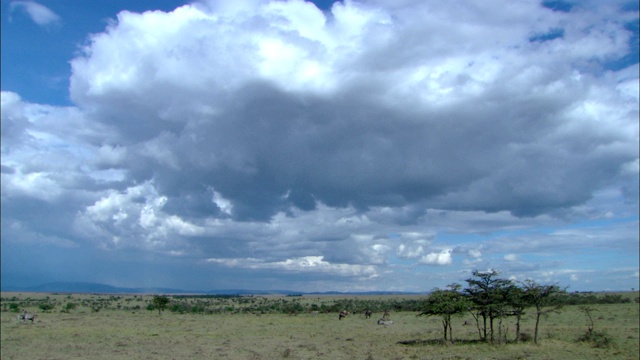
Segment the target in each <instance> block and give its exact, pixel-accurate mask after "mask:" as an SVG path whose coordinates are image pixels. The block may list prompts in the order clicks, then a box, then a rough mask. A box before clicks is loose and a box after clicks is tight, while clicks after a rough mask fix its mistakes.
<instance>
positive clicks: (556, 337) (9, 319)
mask: <svg viewBox="0 0 640 360" xmlns="http://www.w3.org/2000/svg"><path fill="white" fill-rule="evenodd" d="M47 296H48V297H49V298H48V299H47V298H46V297H47ZM636 296H637V295H636ZM27 298H29V299H30V300H29V301H26V299H27ZM351 298H353V297H351ZM391 298H392V297H391V296H390V297H386V298H385V297H376V299H379V300H389V299H391ZM396 298H397V297H396ZM2 299H3V301H2V309H3V311H2V313H1V342H0V344H1V347H0V349H1V352H0V357H1V358H2V359H3V360H6V359H87V358H91V359H185V358H214V359H638V358H639V357H638V353H639V351H640V348H639V330H638V328H639V324H638V322H639V314H638V304H636V303H627V304H613V305H592V306H591V307H592V308H594V309H595V312H593V316H594V330H595V331H602V332H605V333H606V334H608V336H610V337H611V338H612V340H613V346H611V347H605V348H596V347H594V346H592V344H591V343H588V342H579V341H577V339H578V338H580V337H581V336H583V335H584V334H585V332H586V331H587V325H588V321H587V318H586V316H585V315H584V313H583V312H582V311H581V310H580V306H567V307H565V309H564V310H563V311H562V312H561V313H559V314H553V315H550V316H549V317H548V318H545V319H543V320H542V323H541V329H540V335H539V336H540V344H538V345H536V344H533V343H532V342H525V343H519V344H516V343H512V342H508V343H506V344H496V345H491V344H485V343H479V342H478V341H477V339H478V335H477V329H476V328H475V324H473V321H472V320H473V318H472V317H471V316H470V315H468V316H463V317H460V318H456V319H455V320H454V323H453V333H454V338H455V339H457V340H456V342H455V343H454V344H443V343H441V342H440V341H439V339H440V338H441V337H442V330H441V324H440V321H439V320H438V319H437V318H425V317H417V316H416V313H415V312H393V311H392V312H391V319H392V320H393V321H394V324H393V325H390V326H380V325H377V324H376V320H377V319H378V318H380V317H381V316H382V314H381V313H375V314H374V315H373V317H372V318H371V319H364V317H363V316H362V315H351V316H349V317H347V318H345V319H343V320H340V321H339V320H338V314H337V313H319V314H311V313H300V314H298V315H295V316H294V315H285V314H264V315H256V314H250V313H242V312H238V313H216V314H212V315H205V314H178V313H172V312H169V311H165V312H163V313H162V315H161V316H159V315H158V312H157V311H147V310H146V305H147V303H148V301H150V299H151V297H150V296H145V297H142V296H136V297H135V298H134V297H133V296H121V295H117V296H110V295H90V294H86V295H78V294H73V295H67V294H55V295H54V294H26V293H23V294H17V293H12V294H8V293H3V294H2ZM263 299H264V300H263ZM337 299H341V298H339V297H302V298H301V299H300V300H299V301H301V302H305V303H306V304H312V303H315V304H318V305H320V304H321V303H324V304H325V305H330V304H331V303H332V302H333V301H336V300H337ZM342 299H344V298H342ZM359 299H370V298H368V297H361V298H359ZM257 300H259V301H264V302H268V303H270V302H282V300H287V301H290V300H291V299H290V298H283V297H266V298H260V299H257ZM216 301H218V300H216ZM223 301H227V302H229V304H233V305H234V306H235V307H236V310H237V308H238V307H240V305H239V304H238V303H237V302H233V301H232V300H231V299H220V302H221V304H222V302H223ZM45 302H46V303H51V304H55V307H54V309H53V310H51V311H50V312H42V311H41V310H40V308H39V306H38V304H40V303H45ZM83 302H84V304H85V305H82V304H83ZM10 303H20V304H22V305H26V304H29V306H27V307H26V309H27V310H28V311H30V312H36V313H37V314H38V317H37V318H36V321H35V322H34V323H33V324H31V323H27V324H24V323H22V322H19V321H17V319H16V314H17V313H15V312H10V311H8V309H9V304H10ZM67 303H75V304H78V305H77V306H76V307H75V308H73V309H70V310H69V311H68V312H66V311H67V310H66V304H67ZM97 303H101V304H103V307H102V308H101V309H100V310H99V311H97V312H95V311H94V310H92V308H91V306H90V305H92V304H97ZM118 304H119V305H120V309H119V310H118ZM136 305H139V307H140V310H131V309H132V308H134V307H135V306H136ZM125 307H126V308H127V310H125ZM5 310H7V311H5ZM63 310H64V311H65V312H61V311H63ZM465 320H467V321H468V322H470V323H471V324H472V325H463V323H464V321H465ZM505 327H506V328H507V329H508V339H509V340H511V339H512V338H513V337H514V329H515V325H514V324H513V322H512V321H511V319H509V321H506V322H505ZM522 328H523V330H522V331H524V332H527V333H529V334H532V333H533V317H532V315H531V313H529V314H527V315H526V316H525V318H524V319H523V325H522Z"/></svg>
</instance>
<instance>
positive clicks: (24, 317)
mask: <svg viewBox="0 0 640 360" xmlns="http://www.w3.org/2000/svg"><path fill="white" fill-rule="evenodd" d="M348 315H350V313H349V312H348V311H346V310H342V311H340V314H339V315H338V320H342V319H343V318H345V317H347V316H348ZM371 315H373V312H372V311H371V310H366V311H365V312H364V318H365V319H369V318H370V317H371ZM36 316H37V315H36V314H29V313H27V311H26V310H24V309H23V310H22V312H21V313H20V314H18V316H17V318H18V321H23V322H25V323H26V322H27V321H31V323H33V320H35V318H36ZM378 324H379V325H391V324H393V321H391V320H390V319H389V312H388V311H385V312H384V315H383V316H382V318H381V319H379V320H378Z"/></svg>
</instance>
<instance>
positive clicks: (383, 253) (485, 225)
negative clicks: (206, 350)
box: [1, 0, 640, 292]
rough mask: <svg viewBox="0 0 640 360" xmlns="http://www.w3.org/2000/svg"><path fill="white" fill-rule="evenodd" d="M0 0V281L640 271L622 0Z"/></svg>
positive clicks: (415, 279)
mask: <svg viewBox="0 0 640 360" xmlns="http://www.w3.org/2000/svg"><path fill="white" fill-rule="evenodd" d="M1 1H2V2H1V4H2V14H1V16H2V18H1V20H2V23H1V24H2V45H1V46H2V52H1V54H2V62H1V66H2V77H1V81H2V95H1V100H2V104H1V105H2V106H1V123H2V130H1V131H2V133H1V134H2V142H1V147H2V154H1V160H2V172H1V174H2V183H1V185H2V186H1V191H2V193H1V194H2V209H1V210H2V211H1V230H2V231H1V247H2V248H1V250H2V252H1V256H2V258H1V260H2V262H1V270H2V271H1V277H2V279H1V280H2V287H3V288H4V287H14V286H33V285H38V284H43V283H47V282H54V281H70V282H95V283H103V284H108V285H112V286H121V287H169V288H178V289H184V290H192V291H207V290H212V289H240V288H241V289H254V290H275V289H287V290H294V291H353V292H355V291H417V292H424V291H429V290H431V289H433V288H436V287H441V288H442V287H445V286H447V285H448V284H451V283H454V282H457V283H463V284H464V280H465V279H467V278H469V277H471V273H472V271H474V270H478V271H487V270H490V269H494V270H497V271H499V272H500V276H501V277H503V278H508V279H512V280H514V281H524V280H527V279H530V280H534V281H537V282H539V283H544V284H547V283H557V284H559V285H562V286H568V290H569V291H604V290H631V288H635V289H638V288H640V286H639V275H638V267H639V264H638V263H639V255H638V254H639V230H638V226H639V225H638V184H639V160H638V159H639V155H638V152H639V150H638V149H639V129H638V122H639V120H638V118H639V111H638V107H639V106H638V101H639V89H638V88H639V86H638V83H639V65H638V18H639V13H638V4H637V2H636V1H626V0H607V1H604V0H601V1H596V0H585V1H539V0H519V1H511V0H509V1H507V0H487V1H482V2H477V1H475V0H460V1H443V0H430V1H422V0H418V1H414V0H361V1H355V0H344V1H337V2H331V1H322V2H320V1H318V2H315V3H312V2H304V1H302V0H289V1H259V0H242V1H234V2H226V1H224V2H223V1H214V0H201V1H195V2H186V1H151V0H137V1H106V0H105V1H83V0H65V1H54V0H46V1H45V0H42V1H39V2H35V1H18V0H1ZM158 6H161V7H158Z"/></svg>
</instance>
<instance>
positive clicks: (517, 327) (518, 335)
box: [516, 313, 521, 343]
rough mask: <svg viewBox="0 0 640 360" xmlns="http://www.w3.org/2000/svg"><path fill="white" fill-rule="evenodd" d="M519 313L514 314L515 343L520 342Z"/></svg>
mask: <svg viewBox="0 0 640 360" xmlns="http://www.w3.org/2000/svg"><path fill="white" fill-rule="evenodd" d="M520 316H521V315H520V313H518V314H517V315H516V343H518V342H520Z"/></svg>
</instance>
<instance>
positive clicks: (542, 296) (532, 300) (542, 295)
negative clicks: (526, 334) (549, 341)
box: [523, 280, 566, 344]
mask: <svg viewBox="0 0 640 360" xmlns="http://www.w3.org/2000/svg"><path fill="white" fill-rule="evenodd" d="M523 286H524V292H525V298H526V301H527V302H528V303H529V305H531V306H533V307H535V308H536V325H535V329H534V332H533V333H534V335H533V342H534V343H536V344H537V343H538V325H539V324H540V317H541V316H542V315H546V314H549V313H552V312H557V311H559V310H560V308H562V305H561V304H552V301H551V300H553V298H554V297H556V296H558V295H560V294H562V293H564V292H565V291H566V289H562V288H560V287H559V286H557V285H540V284H538V283H536V282H535V281H533V280H526V281H525V282H524V283H523Z"/></svg>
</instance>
